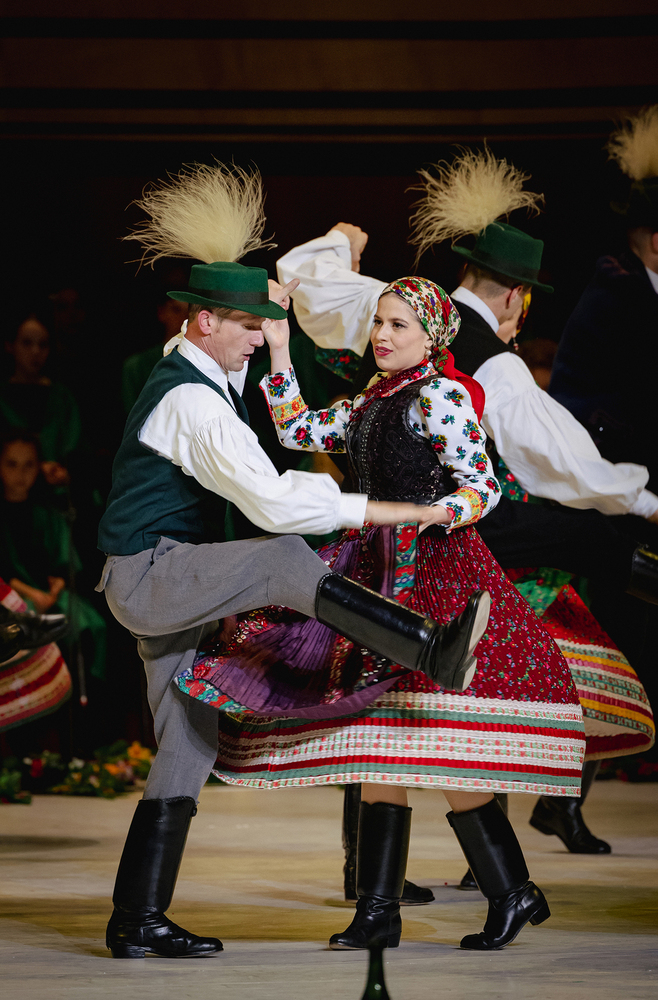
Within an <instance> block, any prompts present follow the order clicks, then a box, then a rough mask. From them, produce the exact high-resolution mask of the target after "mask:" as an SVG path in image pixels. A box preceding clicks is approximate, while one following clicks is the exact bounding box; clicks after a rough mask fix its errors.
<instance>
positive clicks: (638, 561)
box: [626, 545, 658, 604]
mask: <svg viewBox="0 0 658 1000" xmlns="http://www.w3.org/2000/svg"><path fill="white" fill-rule="evenodd" d="M626 593H627V594H632V595H633V597H639V598H640V599H641V600H642V601H647V602H648V603H649V604H658V555H656V553H655V552H652V551H651V549H647V548H645V547H644V546H643V545H641V546H639V547H638V548H637V549H636V550H635V552H634V553H633V559H632V561H631V579H630V581H629V584H628V586H627V588H626Z"/></svg>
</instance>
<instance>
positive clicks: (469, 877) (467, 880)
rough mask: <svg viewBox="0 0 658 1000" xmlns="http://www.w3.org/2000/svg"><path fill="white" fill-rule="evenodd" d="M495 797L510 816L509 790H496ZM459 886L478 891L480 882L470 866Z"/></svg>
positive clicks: (469, 890) (466, 890)
mask: <svg viewBox="0 0 658 1000" xmlns="http://www.w3.org/2000/svg"><path fill="white" fill-rule="evenodd" d="M494 798H495V800H496V802H499V803H500V808H501V809H502V810H503V812H504V813H505V815H506V816H508V815H509V812H508V802H507V792H494ZM457 888H458V889H463V890H464V891H465V892H477V888H478V884H477V882H476V881H475V878H474V876H473V872H472V871H471V869H470V868H469V869H468V870H467V872H466V874H465V875H464V877H463V878H462V880H461V882H460V883H459V885H458V886H457Z"/></svg>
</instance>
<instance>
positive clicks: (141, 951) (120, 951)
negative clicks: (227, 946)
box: [108, 944, 223, 959]
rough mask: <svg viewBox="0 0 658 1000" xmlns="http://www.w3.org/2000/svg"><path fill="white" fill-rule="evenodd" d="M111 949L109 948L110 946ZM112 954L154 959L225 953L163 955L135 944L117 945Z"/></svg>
mask: <svg viewBox="0 0 658 1000" xmlns="http://www.w3.org/2000/svg"><path fill="white" fill-rule="evenodd" d="M108 947H109V946H108ZM109 950H110V951H111V952H112V958H146V956H147V955H150V956H151V957H152V958H174V959H178V958H214V956H215V955H220V954H221V952H222V951H223V949H222V948H220V949H219V950H218V951H203V952H199V953H198V954H190V955H166V954H165V955H163V954H162V953H161V952H159V951H151V950H150V949H149V948H140V947H139V945H135V944H122V945H116V946H115V947H114V948H110V949H109Z"/></svg>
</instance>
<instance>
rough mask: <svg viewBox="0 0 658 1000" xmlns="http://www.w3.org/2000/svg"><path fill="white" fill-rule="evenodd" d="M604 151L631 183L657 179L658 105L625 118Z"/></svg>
mask: <svg viewBox="0 0 658 1000" xmlns="http://www.w3.org/2000/svg"><path fill="white" fill-rule="evenodd" d="M606 149H607V151H608V154H609V157H610V159H611V160H616V161H617V163H618V164H619V166H620V167H621V169H622V170H623V171H624V173H625V174H628V176H629V177H630V178H631V180H634V181H642V180H645V179H646V178H647V177H658V104H653V105H652V106H651V107H648V108H644V109H643V110H642V111H640V113H639V114H638V115H634V116H633V117H632V118H629V119H628V121H627V122H626V123H625V124H624V125H622V126H621V128H619V129H618V130H617V131H616V132H613V133H612V135H611V136H610V140H609V141H608V144H607V146H606Z"/></svg>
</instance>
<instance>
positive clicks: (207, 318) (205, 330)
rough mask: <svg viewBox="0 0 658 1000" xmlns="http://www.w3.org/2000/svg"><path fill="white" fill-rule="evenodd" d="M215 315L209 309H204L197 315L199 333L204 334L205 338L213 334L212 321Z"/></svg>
mask: <svg viewBox="0 0 658 1000" xmlns="http://www.w3.org/2000/svg"><path fill="white" fill-rule="evenodd" d="M212 316H213V313H211V312H210V310H209V309H202V310H201V312H200V313H197V317H196V321H197V326H198V327H199V333H202V334H203V335H204V337H208V336H210V334H211V333H212V326H211V319H212Z"/></svg>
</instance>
